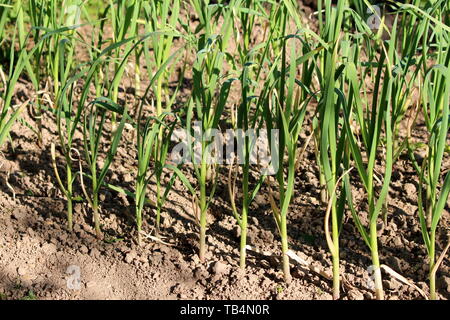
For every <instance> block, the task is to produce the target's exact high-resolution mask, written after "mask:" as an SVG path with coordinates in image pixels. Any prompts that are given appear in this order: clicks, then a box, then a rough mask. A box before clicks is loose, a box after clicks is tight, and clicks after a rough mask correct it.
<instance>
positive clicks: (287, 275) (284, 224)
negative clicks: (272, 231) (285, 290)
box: [280, 215, 292, 283]
mask: <svg viewBox="0 0 450 320" xmlns="http://www.w3.org/2000/svg"><path fill="white" fill-rule="evenodd" d="M280 231H281V249H282V254H283V273H284V280H285V281H286V283H289V282H291V280H292V277H291V271H290V268H289V256H288V255H287V252H288V250H289V245H288V235H287V221H286V215H282V216H281V230H280Z"/></svg>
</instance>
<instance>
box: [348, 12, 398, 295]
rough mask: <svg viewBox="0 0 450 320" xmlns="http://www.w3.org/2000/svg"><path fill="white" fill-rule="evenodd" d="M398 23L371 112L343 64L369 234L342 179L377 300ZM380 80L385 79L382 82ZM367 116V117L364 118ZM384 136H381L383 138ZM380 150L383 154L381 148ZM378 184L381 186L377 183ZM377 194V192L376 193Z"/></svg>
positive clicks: (390, 157) (388, 177)
mask: <svg viewBox="0 0 450 320" xmlns="http://www.w3.org/2000/svg"><path fill="white" fill-rule="evenodd" d="M396 27H397V19H396V20H395V23H394V26H393V36H392V38H391V40H390V41H389V42H388V48H386V47H385V45H384V44H383V45H382V48H383V50H382V52H381V53H380V57H379V60H378V61H377V63H376V66H377V69H376V81H375V84H374V89H373V92H374V94H373V100H372V105H371V108H364V103H363V100H362V99H361V97H360V92H361V87H360V82H359V81H358V76H357V71H356V67H355V64H354V63H353V62H349V63H347V64H346V78H347V79H348V83H349V97H348V102H347V103H345V104H344V109H343V111H344V119H345V121H344V127H345V130H346V134H347V136H348V143H349V149H350V151H351V154H352V158H353V160H354V164H355V167H356V169H357V171H358V174H359V177H360V179H361V182H362V184H363V186H364V189H365V190H366V192H367V199H368V208H369V210H368V218H369V226H368V230H367V229H366V227H365V226H364V225H363V223H362V222H361V219H360V217H359V215H358V214H357V213H356V211H355V209H354V206H353V200H352V196H351V187H350V185H349V181H348V179H345V178H344V182H345V183H344V184H345V185H346V193H347V194H348V204H349V207H350V209H351V211H352V215H353V218H354V220H355V223H356V226H357V228H358V230H359V232H360V233H361V235H362V237H363V239H364V241H365V242H366V244H367V245H368V247H369V248H370V251H371V255H372V268H373V272H374V282H375V294H376V297H377V299H379V300H383V299H384V291H383V284H382V278H381V269H380V259H379V254H378V233H377V232H378V230H377V225H378V217H379V215H380V212H381V209H382V208H383V206H384V205H385V201H386V197H387V194H388V190H389V184H390V180H391V175H392V165H393V144H394V142H393V133H392V130H393V129H392V128H393V125H392V90H393V83H394V82H395V81H398V80H397V79H396V75H395V74H393V72H392V71H393V67H394V66H393V65H392V61H394V53H395V48H396V45H395V41H394V40H395V32H396ZM382 76H383V77H384V78H383V80H382ZM365 109H367V110H365ZM365 114H366V116H364V115H365ZM354 120H356V121H355V123H356V124H357V129H358V132H360V133H361V136H362V141H361V144H362V146H363V147H364V148H361V147H360V146H359V145H358V144H359V141H358V139H357V137H356V136H355V132H356V128H355V127H352V126H351V125H350V124H351V123H353V121H354ZM383 133H384V136H383ZM381 147H383V149H384V150H383V152H380V148H381ZM362 150H365V152H366V157H365V159H367V160H366V164H364V162H363V159H364V157H363V153H362ZM380 154H383V155H384V159H383V160H384V176H383V177H382V178H378V177H377V171H376V170H375V166H376V162H377V160H378V158H379V157H378V156H379V155H380ZM377 182H379V184H381V186H380V185H379V184H378V183H377ZM377 190H379V191H378V192H377Z"/></svg>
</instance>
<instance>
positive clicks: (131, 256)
mask: <svg viewBox="0 0 450 320" xmlns="http://www.w3.org/2000/svg"><path fill="white" fill-rule="evenodd" d="M135 258H136V251H134V250H132V251H130V252H128V253H127V254H126V255H125V262H126V263H132V262H133V260H134V259H135Z"/></svg>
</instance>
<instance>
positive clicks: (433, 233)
mask: <svg viewBox="0 0 450 320" xmlns="http://www.w3.org/2000/svg"><path fill="white" fill-rule="evenodd" d="M435 251H436V231H435V230H431V232H430V252H429V258H430V271H429V272H430V276H429V278H430V279H429V280H430V299H431V300H437V297H436V272H433V269H434V265H435V263H436V261H435Z"/></svg>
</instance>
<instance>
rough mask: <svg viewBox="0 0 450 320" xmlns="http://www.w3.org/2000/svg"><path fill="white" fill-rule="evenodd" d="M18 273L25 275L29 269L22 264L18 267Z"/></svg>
mask: <svg viewBox="0 0 450 320" xmlns="http://www.w3.org/2000/svg"><path fill="white" fill-rule="evenodd" d="M17 273H18V274H19V276H24V275H26V274H27V269H26V268H25V267H24V266H20V267H19V268H17Z"/></svg>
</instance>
